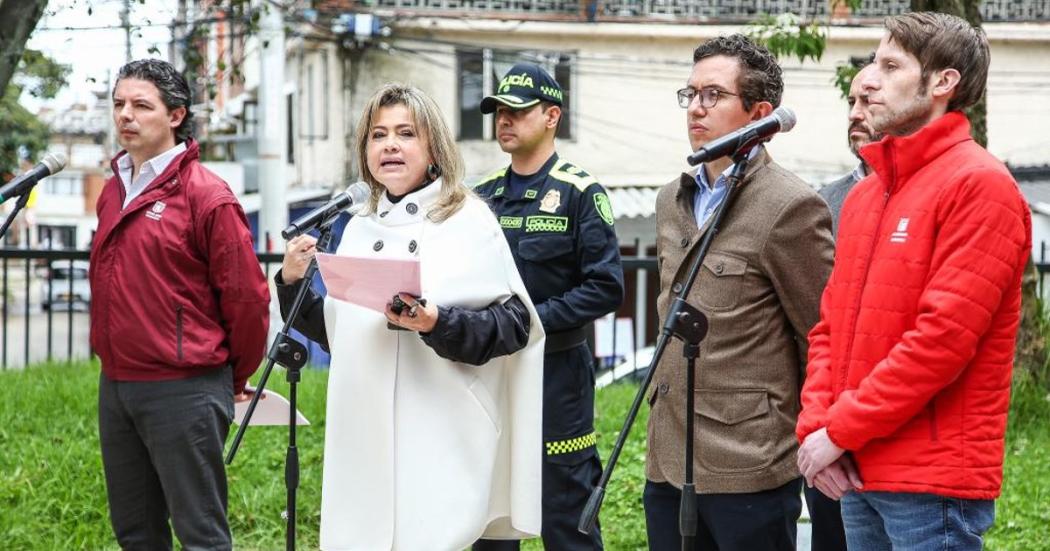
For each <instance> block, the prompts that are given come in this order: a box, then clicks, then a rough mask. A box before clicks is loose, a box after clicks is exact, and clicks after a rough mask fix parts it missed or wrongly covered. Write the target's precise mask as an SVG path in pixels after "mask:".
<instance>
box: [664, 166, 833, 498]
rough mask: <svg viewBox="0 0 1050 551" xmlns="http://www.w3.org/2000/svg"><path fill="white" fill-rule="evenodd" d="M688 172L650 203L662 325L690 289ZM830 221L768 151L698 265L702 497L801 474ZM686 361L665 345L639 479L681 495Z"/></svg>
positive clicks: (693, 248) (691, 188)
mask: <svg viewBox="0 0 1050 551" xmlns="http://www.w3.org/2000/svg"><path fill="white" fill-rule="evenodd" d="M696 190H697V183H696V180H695V171H694V172H693V173H685V174H682V176H681V177H680V178H679V179H676V180H674V181H672V182H670V183H669V184H667V185H665V186H664V187H663V188H662V189H661V190H660V193H659V195H658V196H657V200H656V221H657V251H658V257H659V266H660V295H659V298H658V300H657V309H658V311H659V314H660V319H661V320H662V319H664V318H665V316H666V315H667V310H668V308H669V307H670V304H671V301H672V300H673V299H674V297H675V296H676V295H677V291H678V290H679V289H680V288H681V285H684V284H685V283H686V279H687V277H688V273H689V268H690V266H691V265H692V263H693V259H694V258H695V255H696V254H697V253H698V252H699V248H700V247H699V245H700V241H701V237H702V236H703V233H704V232H706V231H707V230H708V228H709V226H710V225H711V219H712V218H713V216H712V217H711V218H709V219H708V221H707V222H706V223H705V224H704V227H703V228H697V225H696V217H695V216H694V215H693V199H694V197H695V194H696ZM833 254H834V244H833V242H832V238H831V214H830V213H829V211H828V207H827V205H826V204H825V203H824V201H823V200H822V199H821V198H820V196H818V195H817V193H816V192H815V191H813V190H812V189H811V188H810V187H809V186H808V185H806V184H805V183H804V182H803V181H802V180H800V179H799V178H798V177H796V176H795V175H794V174H792V173H790V172H788V171H786V170H784V169H783V168H782V167H780V166H779V165H777V164H776V163H774V162H773V161H772V160H771V159H770V157H769V155H768V153H766V152H765V151H764V150H763V151H761V152H759V153H758V154H757V155H755V157H754V159H752V161H751V163H750V165H749V167H748V171H747V173H746V175H745V177H744V181H743V183H742V184H741V185H740V186H739V187H738V188H737V191H736V199H735V200H734V201H733V204H732V205H731V206H730V211H729V212H728V213H726V216H725V218H724V219H723V221H722V224H721V229H720V231H719V233H718V235H716V236H715V238H714V241H713V242H712V245H711V250H710V251H709V252H708V255H707V257H706V259H705V260H704V264H703V267H702V268H701V270H700V274H699V276H698V277H697V281H696V283H695V284H694V285H693V287H692V288H691V289H690V291H689V295H688V299H687V301H688V303H689V304H692V305H693V306H696V307H698V308H699V309H700V310H702V311H703V312H704V313H705V314H706V315H707V317H708V320H709V323H710V328H709V331H708V334H707V337H706V338H705V339H704V341H703V342H702V343H701V346H700V355H699V358H698V359H697V362H696V391H695V408H694V414H695V429H696V437H695V439H694V442H695V449H694V454H693V465H694V476H695V483H696V490H697V492H698V493H749V492H758V491H762V490H768V489H771V488H775V487H778V486H781V485H783V484H785V483H787V482H789V481H790V480H792V479H794V478H797V477H798V476H799V473H798V468H797V467H796V452H797V451H798V444H797V441H796V439H795V421H796V419H797V417H798V413H799V390H800V389H801V386H802V379H803V377H804V375H805V371H806V370H805V358H806V346H807V345H806V335H807V333H808V332H809V330H810V329H811V328H812V327H813V325H814V324H816V322H817V320H818V319H819V308H820V297H821V294H822V292H823V290H824V285H825V283H826V282H827V279H828V276H829V275H830V273H831V266H832V262H833ZM685 370H686V363H685V359H683V357H682V343H681V341H679V340H678V339H672V341H671V343H670V344H669V346H668V347H667V350H666V352H665V353H664V356H663V358H662V359H661V361H660V364H659V365H658V366H657V367H656V373H655V374H654V377H653V384H652V386H651V388H650V394H649V405H650V407H651V413H650V416H649V427H648V441H649V446H648V455H647V461H646V476H647V478H648V479H649V480H652V481H654V482H669V483H671V484H673V485H675V486H677V487H681V485H682V481H683V478H684V467H683V465H684V457H683V455H684V453H685V413H684V409H685V400H686V396H685V393H686V388H685V386H686V371H685Z"/></svg>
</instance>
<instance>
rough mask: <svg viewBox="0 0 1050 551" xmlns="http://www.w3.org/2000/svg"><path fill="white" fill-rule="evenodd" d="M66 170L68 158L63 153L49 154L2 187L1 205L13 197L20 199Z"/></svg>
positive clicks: (0, 194)
mask: <svg viewBox="0 0 1050 551" xmlns="http://www.w3.org/2000/svg"><path fill="white" fill-rule="evenodd" d="M63 168H66V156H65V154H63V153H48V154H47V155H45V156H44V158H43V159H41V160H40V162H39V163H37V164H36V166H34V167H33V168H31V169H29V170H28V171H26V173H25V174H23V175H21V176H18V177H17V178H15V179H13V180H11V181H10V182H8V183H6V184H4V185H3V186H0V203H3V202H4V201H7V200H8V199H10V198H12V197H18V196H19V195H22V194H24V193H27V192H28V191H29V190H31V189H33V186H35V185H36V183H37V182H38V181H40V180H42V179H44V178H47V177H48V176H50V175H52V174H54V173H56V172H58V171H60V170H62V169H63Z"/></svg>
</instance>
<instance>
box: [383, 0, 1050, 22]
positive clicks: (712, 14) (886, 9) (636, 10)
mask: <svg viewBox="0 0 1050 551" xmlns="http://www.w3.org/2000/svg"><path fill="white" fill-rule="evenodd" d="M593 1H594V2H597V13H598V15H599V16H600V17H602V16H604V17H614V18H616V17H620V18H624V17H626V18H642V19H658V20H682V21H741V22H742V21H751V20H753V19H755V18H757V17H759V16H761V15H763V14H769V15H780V14H783V13H794V14H796V15H802V14H805V15H806V16H808V17H817V18H825V17H827V16H828V13H829V11H830V10H831V7H830V2H828V1H826V0H825V1H819V0H593ZM589 3H590V2H589V1H588V0H371V1H366V2H364V3H363V4H364V5H365V6H367V7H371V8H377V9H392V10H396V11H407V12H422V13H425V12H433V13H434V14H438V15H441V14H447V13H448V12H453V13H456V12H471V13H479V12H494V15H500V16H505V15H508V14H518V15H520V16H524V17H527V16H530V15H531V16H562V17H570V18H575V17H578V16H579V15H580V13H581V9H582V8H583V7H584V6H586V5H588V4H589ZM910 9H911V2H910V1H909V0H862V2H861V7H860V9H858V10H855V11H854V12H853V13H852V15H851V17H854V18H858V19H881V18H884V17H886V16H889V15H897V14H901V13H905V12H907V11H909V10H910ZM980 9H981V15H982V16H983V17H984V20H985V21H1050V0H985V1H984V2H982V3H981V6H980Z"/></svg>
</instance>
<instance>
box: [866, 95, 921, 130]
mask: <svg viewBox="0 0 1050 551" xmlns="http://www.w3.org/2000/svg"><path fill="white" fill-rule="evenodd" d="M925 92H926V91H925V90H922V89H920V90H919V91H918V93H917V94H915V97H914V98H913V99H912V101H911V102H910V103H908V104H906V105H904V106H903V107H901V108H899V109H895V108H890V107H889V106H886V107H887V109H886V113H885V114H884V115H882V116H881V117H880V116H873V117H872V120H871V126H872V128H874V129H875V132H876V133H878V134H893V135H894V136H907V135H909V134H913V133H915V132H916V131H917V130H919V129H920V128H922V127H923V126H925V125H926V123H927V122H928V121H929V118H930V112H931V111H932V110H933V99H932V98H930V97H929V96H927V95H926V93H925Z"/></svg>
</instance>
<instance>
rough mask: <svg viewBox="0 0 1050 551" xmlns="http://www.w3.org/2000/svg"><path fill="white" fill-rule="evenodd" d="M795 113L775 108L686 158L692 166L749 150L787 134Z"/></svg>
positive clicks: (793, 123) (793, 124)
mask: <svg viewBox="0 0 1050 551" xmlns="http://www.w3.org/2000/svg"><path fill="white" fill-rule="evenodd" d="M796 120H797V119H795V113H794V112H793V111H791V110H790V109H788V108H787V107H783V106H781V107H777V108H776V110H775V111H773V112H772V113H770V114H769V116H768V117H765V118H762V119H759V120H757V121H755V122H753V123H751V124H749V125H747V126H745V127H743V128H740V129H737V130H734V131H732V132H730V133H729V134H726V135H725V136H722V137H721V138H718V139H716V140H713V141H712V142H711V143H709V144H707V145H705V146H703V147H701V148H700V149H698V150H696V152H695V153H693V154H692V155H690V156H688V157H686V161H687V162H688V163H689V164H690V165H693V166H696V165H698V164H700V163H706V162H707V161H713V160H715V159H718V158H720V157H725V156H726V155H732V154H734V153H736V152H737V151H744V150H748V149H751V148H752V147H754V146H755V145H756V144H758V143H761V142H764V141H766V140H768V139H769V138H771V137H772V136H773V134H776V133H777V132H787V131H789V130H791V129H792V128H794V127H795V122H796Z"/></svg>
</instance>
